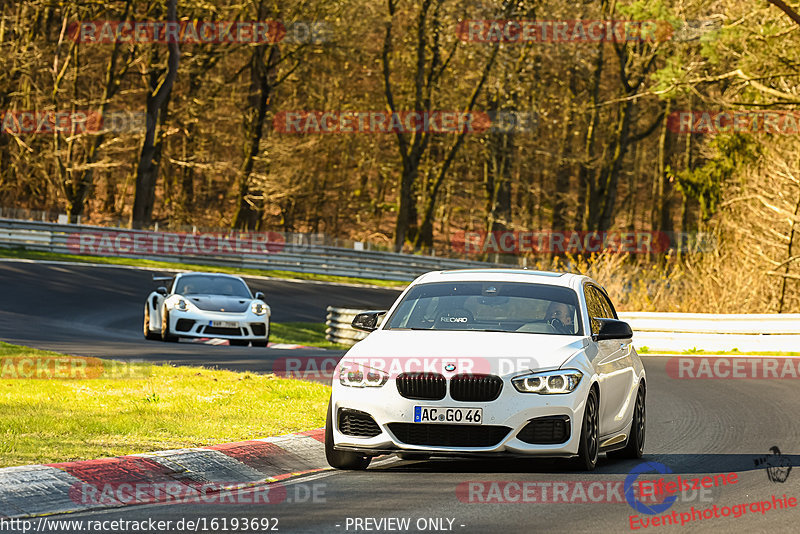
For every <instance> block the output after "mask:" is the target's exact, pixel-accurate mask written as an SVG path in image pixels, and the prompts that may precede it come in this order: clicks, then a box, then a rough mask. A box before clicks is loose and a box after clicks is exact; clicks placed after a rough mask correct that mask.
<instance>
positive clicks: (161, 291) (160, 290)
mask: <svg viewBox="0 0 800 534" xmlns="http://www.w3.org/2000/svg"><path fill="white" fill-rule="evenodd" d="M156 293H158V294H159V295H161V296H162V297H166V296H167V288H166V287H164V286H158V287H157V288H156Z"/></svg>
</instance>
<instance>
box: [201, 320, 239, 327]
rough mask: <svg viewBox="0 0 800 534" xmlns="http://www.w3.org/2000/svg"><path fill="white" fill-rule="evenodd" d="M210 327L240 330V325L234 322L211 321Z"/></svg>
mask: <svg viewBox="0 0 800 534" xmlns="http://www.w3.org/2000/svg"><path fill="white" fill-rule="evenodd" d="M208 326H217V327H219V328H239V323H236V322H233V321H209V325H208Z"/></svg>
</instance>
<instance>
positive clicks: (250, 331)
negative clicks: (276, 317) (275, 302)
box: [169, 309, 270, 341]
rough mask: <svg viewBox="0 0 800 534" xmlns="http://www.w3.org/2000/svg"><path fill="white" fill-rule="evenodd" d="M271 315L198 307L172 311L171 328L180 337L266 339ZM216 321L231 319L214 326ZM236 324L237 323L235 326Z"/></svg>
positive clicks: (170, 316)
mask: <svg viewBox="0 0 800 534" xmlns="http://www.w3.org/2000/svg"><path fill="white" fill-rule="evenodd" d="M269 320H270V316H269V314H267V315H256V314H254V313H252V312H249V311H247V312H242V313H223V312H205V311H204V312H202V313H201V312H197V311H195V310H188V311H180V310H178V309H173V310H170V312H169V323H170V324H169V331H170V332H171V333H172V334H173V335H176V336H180V337H193V338H200V337H202V338H221V339H241V340H248V341H264V340H266V339H267V338H268V337H269ZM214 321H222V322H225V323H230V325H226V326H224V327H221V326H213V323H214ZM234 325H235V326H234Z"/></svg>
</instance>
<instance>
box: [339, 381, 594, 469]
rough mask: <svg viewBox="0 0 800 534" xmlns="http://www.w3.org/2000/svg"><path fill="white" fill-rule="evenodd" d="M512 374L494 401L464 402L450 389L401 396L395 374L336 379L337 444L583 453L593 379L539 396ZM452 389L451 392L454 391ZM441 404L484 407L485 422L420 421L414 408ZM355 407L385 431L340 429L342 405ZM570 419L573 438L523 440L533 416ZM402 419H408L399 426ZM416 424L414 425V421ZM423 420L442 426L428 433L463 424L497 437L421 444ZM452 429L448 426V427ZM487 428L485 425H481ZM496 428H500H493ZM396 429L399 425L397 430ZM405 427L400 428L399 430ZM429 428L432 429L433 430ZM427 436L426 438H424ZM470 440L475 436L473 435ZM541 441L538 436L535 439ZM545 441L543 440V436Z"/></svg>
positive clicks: (367, 448)
mask: <svg viewBox="0 0 800 534" xmlns="http://www.w3.org/2000/svg"><path fill="white" fill-rule="evenodd" d="M510 379H511V377H504V378H503V388H502V391H501V393H500V396H499V397H498V398H497V399H495V400H494V401H485V402H460V401H455V400H453V399H452V398H451V397H450V396H449V394H448V395H446V396H445V398H444V399H442V400H415V399H408V398H405V397H403V396H402V395H400V393H399V391H398V389H397V386H396V382H395V380H394V379H390V380H389V381H388V382H387V383H386V384H384V385H383V386H382V387H380V388H372V387H365V388H354V387H348V386H343V385H341V384H339V383H338V381H334V385H333V396H332V399H333V400H332V402H333V405H332V408H333V441H334V446H335V448H336V449H340V450H354V451H359V452H363V453H366V454H370V455H379V454H387V453H393V452H420V453H425V454H430V455H434V456H476V455H478V456H543V457H548V456H549V457H569V456H574V455H576V454H577V453H578V447H579V439H580V432H581V423H582V421H583V411H584V407H585V404H586V398H587V395H588V390H589V387H590V386H591V384H590V382H589V380H586V379H584V380H582V381H581V383H580V384H579V385H578V387H577V388H576V390H575V391H573V392H572V393H569V394H562V395H539V394H533V393H520V392H518V391H517V390H516V389H515V388H514V386H513V385H512V384H511V380H510ZM448 393H449V392H448ZM415 406H425V407H440V408H481V409H482V410H483V418H482V422H481V424H480V425H464V424H458V425H442V424H440V423H414V407H415ZM340 409H343V410H355V411H357V412H363V413H366V414H368V415H369V416H370V417H371V418H372V419H373V420H374V421H375V423H376V424H377V425H378V427H379V429H380V433H379V434H378V435H376V436H374V437H357V436H353V435H346V434H344V433H342V432H341V431H340V429H339V417H338V414H339V410H340ZM564 417H567V418H569V421H568V428H569V430H568V434H569V436H568V438H567V439H566V440H565V441H563V442H559V443H530V442H529V441H531V439H530V434H528V439H527V440H526V441H523V440H522V439H520V436H519V434H520V431H522V430H523V429H524V428H525V427H526V426H527V425H528V424H529V423H531V421H533V420H538V422H542V419H540V418H547V419H552V418H561V419H563V418H564ZM397 423H402V424H405V426H401V427H398V426H396V424H397ZM408 425H414V427H411V426H408ZM417 425H435V426H437V427H442V428H429V429H423V430H424V431H425V432H427V433H428V435H435V434H442V433H447V432H448V431H451V430H452V431H453V432H454V433H455V432H457V433H461V434H463V433H465V432H468V431H465V430H463V429H461V428H455V427H464V426H470V427H472V428H471V429H470V431H469V432H468V433H470V434H474V435H476V436H479V437H480V436H484V437H485V435H486V433H490V434H491V435H492V436H493V437H492V438H491V439H490V441H495V437H496V438H497V439H496V443H491V444H489V445H486V446H451V445H447V446H443V445H432V444H429V443H420V439H415V440H414V441H417V443H416V444H412V443H409V442H408V441H404V440H408V436H409V435H410V434H411V433H414V432H415V431H418V430H421V429H420V427H418V426H417ZM445 426H446V427H447V428H444V427H445ZM479 427H482V428H479ZM492 427H496V428H492ZM393 428H394V429H395V430H394V431H393ZM399 428H402V429H403V431H402V433H401V432H398V431H397V429H399ZM428 431H429V432H428ZM422 441H424V438H423V440H422ZM467 441H469V440H467ZM533 441H537V440H533ZM539 441H542V440H539Z"/></svg>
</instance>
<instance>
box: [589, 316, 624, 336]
mask: <svg viewBox="0 0 800 534" xmlns="http://www.w3.org/2000/svg"><path fill="white" fill-rule="evenodd" d="M594 320H595V321H599V322H600V331H599V332H598V333H597V334H595V335H594V336H592V337H593V338H594V340H595V341H603V340H605V339H630V338H632V337H633V330H631V325H629V324H628V323H626V322H625V321H620V320H619V319H605V318H601V317H595V318H594Z"/></svg>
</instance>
